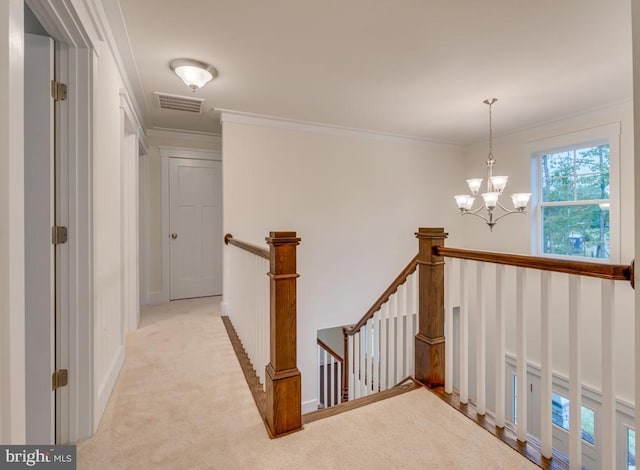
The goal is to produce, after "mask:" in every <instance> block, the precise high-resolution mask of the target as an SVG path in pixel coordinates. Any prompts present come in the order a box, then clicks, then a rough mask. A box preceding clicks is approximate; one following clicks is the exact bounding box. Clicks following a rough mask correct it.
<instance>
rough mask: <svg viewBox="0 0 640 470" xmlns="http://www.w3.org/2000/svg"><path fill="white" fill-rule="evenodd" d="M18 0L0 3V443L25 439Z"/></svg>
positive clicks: (20, 21) (20, 5) (21, 9)
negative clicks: (0, 221) (0, 222)
mask: <svg viewBox="0 0 640 470" xmlns="http://www.w3.org/2000/svg"><path fill="white" fill-rule="evenodd" d="M23 12H24V6H23V2H22V0H8V1H4V2H0V70H2V71H3V72H2V73H0V220H2V221H3V223H2V224H1V225H0V442H2V443H3V444H20V443H24V440H25V398H24V393H25V371H24V367H25V351H24V347H25V341H24V137H23V129H24V122H23V110H24V103H23V100H24V95H23V93H24V91H23V90H24V87H23V59H24V35H23V17H24V13H23Z"/></svg>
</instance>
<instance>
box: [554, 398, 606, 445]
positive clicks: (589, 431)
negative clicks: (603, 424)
mask: <svg viewBox="0 0 640 470" xmlns="http://www.w3.org/2000/svg"><path fill="white" fill-rule="evenodd" d="M581 418H582V440H583V441H585V442H588V443H589V444H591V445H594V444H595V442H596V438H595V434H596V423H595V421H596V414H595V412H594V411H593V410H592V409H590V408H587V407H586V406H582V407H581ZM551 421H553V424H555V425H556V426H558V427H561V428H562V429H564V430H565V431H568V430H569V399H568V398H565V397H563V396H562V395H559V394H557V393H555V392H553V393H552V394H551Z"/></svg>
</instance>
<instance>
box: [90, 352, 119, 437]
mask: <svg viewBox="0 0 640 470" xmlns="http://www.w3.org/2000/svg"><path fill="white" fill-rule="evenodd" d="M123 364H124V346H121V347H120V348H119V349H118V352H117V353H116V354H115V356H114V357H113V360H112V361H111V365H110V366H109V370H108V371H107V373H106V375H105V377H104V380H102V383H101V384H100V386H99V387H98V393H97V395H96V401H95V408H94V410H95V413H94V418H95V421H94V423H93V426H94V429H93V432H96V430H97V429H98V424H100V420H101V419H102V414H103V413H104V410H105V408H106V407H107V402H108V401H109V397H110V396H111V392H112V391H113V388H114V387H115V385H116V381H117V380H118V377H119V376H120V371H121V370H122V366H123Z"/></svg>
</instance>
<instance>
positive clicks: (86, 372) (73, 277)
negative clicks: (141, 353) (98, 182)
mask: <svg viewBox="0 0 640 470" xmlns="http://www.w3.org/2000/svg"><path fill="white" fill-rule="evenodd" d="M25 3H27V4H28V5H29V8H31V10H32V11H33V13H34V15H35V16H36V17H37V18H38V20H39V21H40V23H41V24H42V25H43V26H44V28H45V29H46V31H47V32H48V33H49V35H50V36H51V37H52V38H53V39H54V40H55V41H56V53H55V59H56V64H57V65H56V80H58V81H61V82H64V83H66V84H67V90H68V99H67V101H65V102H64V103H65V105H64V106H57V108H58V109H57V110H56V120H57V122H58V124H59V125H58V126H57V129H56V152H58V153H59V155H60V158H59V160H58V163H59V164H60V172H59V178H58V181H57V183H56V184H57V188H56V191H57V203H56V204H57V207H56V212H57V214H56V217H57V223H58V224H61V225H66V226H67V227H69V241H68V242H67V243H66V244H65V245H62V246H61V247H59V248H60V250H59V251H58V259H59V265H58V266H57V267H56V271H57V272H56V278H57V282H58V287H57V294H56V297H57V299H56V307H57V309H58V313H57V331H56V349H57V351H56V367H57V368H66V369H69V370H70V371H72V373H70V374H69V384H68V386H67V387H64V388H61V389H59V390H58V391H57V393H56V395H57V397H56V439H57V441H58V442H76V441H78V440H80V439H83V438H87V437H90V436H91V435H92V434H93V432H94V430H95V427H96V424H97V423H96V422H95V411H94V376H93V365H94V364H93V338H94V327H93V200H92V194H93V158H94V154H95V140H94V138H93V131H94V128H95V108H94V102H95V96H94V93H95V91H94V89H95V87H94V78H95V77H97V74H98V70H97V58H98V54H97V51H96V45H97V44H98V41H99V40H100V36H99V34H98V32H97V31H96V30H95V29H94V26H93V23H92V22H91V20H90V18H91V16H92V14H91V12H89V11H88V10H87V6H86V4H81V3H78V2H75V1H73V0H59V1H56V2H42V1H38V0H25ZM78 20H80V21H78Z"/></svg>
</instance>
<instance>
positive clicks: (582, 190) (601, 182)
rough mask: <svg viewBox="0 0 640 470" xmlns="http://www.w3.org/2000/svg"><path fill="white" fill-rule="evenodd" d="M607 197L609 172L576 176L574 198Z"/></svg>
mask: <svg viewBox="0 0 640 470" xmlns="http://www.w3.org/2000/svg"><path fill="white" fill-rule="evenodd" d="M594 199H609V174H608V173H606V174H595V175H580V176H577V177H576V200H578V201H589V200H594Z"/></svg>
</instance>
